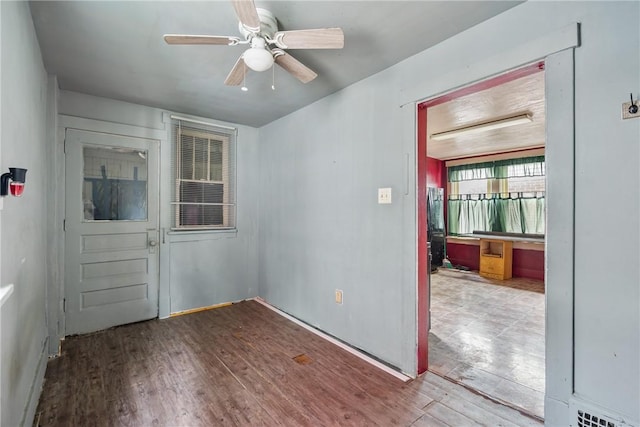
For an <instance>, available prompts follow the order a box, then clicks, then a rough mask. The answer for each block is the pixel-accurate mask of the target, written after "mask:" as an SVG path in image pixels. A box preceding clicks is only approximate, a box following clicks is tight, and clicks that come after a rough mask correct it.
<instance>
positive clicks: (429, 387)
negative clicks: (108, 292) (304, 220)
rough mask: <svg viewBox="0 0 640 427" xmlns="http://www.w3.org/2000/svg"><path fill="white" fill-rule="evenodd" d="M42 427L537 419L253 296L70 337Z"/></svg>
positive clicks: (42, 412) (42, 408) (49, 384)
mask: <svg viewBox="0 0 640 427" xmlns="http://www.w3.org/2000/svg"><path fill="white" fill-rule="evenodd" d="M34 425H39V426H69V425H72V426H85V425H96V426H98V425H100V426H102V425H104V426H115V425H126V426H151V425H158V426H161V425H166V426H213V425H240V426H259V425H285V426H288V425H290V426H306V425H309V426H311V425H313V426H333V425H362V426H370V425H371V426H373V425H382V426H391V425H399V426H410V425H415V426H446V425H450V426H464V425H491V426H498V425H502V426H538V425H541V424H540V423H539V422H538V421H536V420H533V419H531V418H528V417H525V416H523V415H522V414H520V413H519V412H517V411H514V410H512V409H509V408H507V407H505V406H503V405H498V404H495V403H493V402H491V401H490V400H488V399H485V398H483V397H481V396H479V395H477V394H474V393H471V392H469V391H468V390H466V389H464V388H462V387H460V386H458V385H455V384H453V383H451V382H449V381H446V380H444V379H442V378H440V377H438V376H436V375H434V374H432V373H428V374H427V375H425V376H422V377H420V378H418V379H416V380H413V381H410V382H408V383H404V382H402V381H401V380H399V379H397V378H395V377H393V376H392V375H389V374H388V373H385V372H383V371H381V370H379V369H377V368H375V367H372V366H371V365H369V364H368V363H366V362H364V361H363V360H361V359H359V358H357V357H355V356H353V355H352V354H349V353H348V352H346V351H344V350H342V349H340V348H338V347H336V346H334V345H333V344H331V343H329V342H327V341H326V340H323V339H322V338H320V337H318V336H316V335H314V334H312V333H311V332H309V331H306V330H305V329H304V328H302V327H300V326H298V325H296V324H295V323H293V322H291V321H289V320H287V319H285V318H284V317H282V316H279V315H278V314H277V313H275V312H273V311H271V310H269V309H268V308H266V307H264V306H262V305H260V304H258V303H257V302H254V301H247V302H242V303H239V304H234V305H232V306H228V307H223V308H219V309H215V310H210V311H204V312H200V313H195V314H190V315H185V316H180V317H175V318H171V319H167V320H152V321H148V322H141V323H137V324H132V325H127V326H122V327H118V328H113V329H109V330H106V331H102V332H98V333H95V334H90V335H85V336H78V337H71V338H68V339H67V340H65V341H64V343H63V346H62V355H61V356H60V357H59V358H56V359H53V360H51V361H50V362H49V364H48V366H47V372H46V376H45V384H44V390H43V392H42V395H41V398H40V402H39V406H38V410H37V414H36V420H35V423H34Z"/></svg>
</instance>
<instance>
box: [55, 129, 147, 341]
mask: <svg viewBox="0 0 640 427" xmlns="http://www.w3.org/2000/svg"><path fill="white" fill-rule="evenodd" d="M65 143H66V148H65V150H66V161H65V164H66V201H65V209H66V214H65V215H66V220H65V224H66V225H65V230H66V233H65V299H66V304H65V305H66V309H65V312H66V331H65V333H66V335H70V334H78V333H86V332H93V331H97V330H101V329H105V328H109V327H111V326H116V325H121V324H126V323H131V322H137V321H140V320H146V319H151V318H154V317H157V315H158V253H157V250H156V244H157V239H158V194H159V192H158V160H159V144H158V142H157V141H155V140H148V139H142V138H130V137H124V136H118V135H110V134H103V133H96V132H87V131H79V130H71V129H69V130H67V134H66V141H65Z"/></svg>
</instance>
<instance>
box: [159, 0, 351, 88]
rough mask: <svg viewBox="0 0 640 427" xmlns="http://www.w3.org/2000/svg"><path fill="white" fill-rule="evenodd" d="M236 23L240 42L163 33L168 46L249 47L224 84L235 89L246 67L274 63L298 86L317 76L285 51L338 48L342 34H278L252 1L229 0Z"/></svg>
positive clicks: (319, 31) (329, 30) (267, 15)
mask: <svg viewBox="0 0 640 427" xmlns="http://www.w3.org/2000/svg"><path fill="white" fill-rule="evenodd" d="M232 3H233V7H234V9H235V12H236V15H237V17H238V20H239V21H240V22H239V23H238V28H239V30H240V33H241V34H242V36H243V37H244V39H242V38H240V37H233V36H206V35H187V34H165V36H164V40H165V41H166V42H167V43H168V44H185V45H199V44H203V45H204V44H210V45H228V46H236V45H245V44H246V45H249V46H250V47H249V49H247V50H245V51H244V53H243V54H242V55H241V56H240V58H238V60H237V61H236V64H235V65H234V66H233V68H232V69H231V72H230V73H229V75H228V76H227V78H226V79H225V81H224V84H226V85H229V86H239V85H240V84H241V83H242V82H243V80H244V77H245V73H246V71H247V68H250V69H251V70H254V71H266V70H268V69H269V68H271V67H272V66H273V63H274V62H275V63H276V64H278V65H279V66H281V67H282V68H284V69H285V70H286V71H288V72H289V73H291V74H292V75H293V76H294V77H296V78H297V79H298V80H300V81H301V82H302V83H308V82H310V81H311V80H313V79H315V78H316V77H317V76H318V75H317V74H316V73H315V72H314V71H313V70H311V69H310V68H308V67H307V66H305V65H304V64H302V63H301V62H300V61H298V60H297V59H295V58H294V57H293V56H291V55H290V54H289V53H287V52H286V50H287V49H342V48H343V47H344V33H343V32H342V29H340V28H320V29H314V30H297V31H278V21H277V19H276V17H275V16H274V15H273V14H272V13H271V12H269V11H268V10H266V9H260V8H256V6H255V4H254V2H253V0H232Z"/></svg>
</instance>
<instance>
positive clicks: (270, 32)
mask: <svg viewBox="0 0 640 427" xmlns="http://www.w3.org/2000/svg"><path fill="white" fill-rule="evenodd" d="M256 10H257V11H258V18H259V19H260V33H259V34H260V35H261V36H262V37H265V38H267V39H273V36H274V34H275V33H276V32H277V31H278V20H277V19H276V17H275V15H274V14H273V13H271V12H269V11H268V10H267V9H261V8H259V7H258V8H256ZM238 29H239V30H240V34H242V35H243V36H244V38H245V39H249V38H250V37H252V36H253V35H255V33H252V32H251V31H249V30H247V29H246V28H245V26H244V25H242V22H239V23H238Z"/></svg>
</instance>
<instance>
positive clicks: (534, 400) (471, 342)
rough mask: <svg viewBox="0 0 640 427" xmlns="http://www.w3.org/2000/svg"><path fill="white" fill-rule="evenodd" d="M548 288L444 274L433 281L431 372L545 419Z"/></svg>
mask: <svg viewBox="0 0 640 427" xmlns="http://www.w3.org/2000/svg"><path fill="white" fill-rule="evenodd" d="M544 315H545V296H544V283H543V282H541V281H536V280H531V279H521V278H514V279H511V280H504V281H501V280H492V279H485V278H483V277H480V276H479V275H478V274H477V273H474V272H462V271H457V270H449V269H444V268H440V269H439V270H438V272H437V273H435V274H432V275H431V331H430V333H429V369H430V370H431V371H433V372H435V373H437V374H439V375H442V376H444V377H446V378H449V379H452V380H454V381H457V382H460V383H462V384H465V385H467V386H470V387H472V388H473V389H475V390H478V391H480V392H482V393H485V394H487V395H489V396H491V397H494V398H496V399H499V400H502V401H505V402H509V403H510V404H513V405H515V406H516V407H518V408H521V409H523V410H525V411H527V412H528V413H530V414H533V415H535V416H538V417H540V418H542V417H543V416H544V380H545V378H544V375H545V374H544V361H545V341H544V339H545V338H544V333H545V332H544V331H545V324H544V322H545V317H544Z"/></svg>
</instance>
